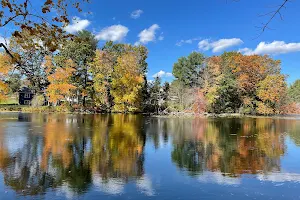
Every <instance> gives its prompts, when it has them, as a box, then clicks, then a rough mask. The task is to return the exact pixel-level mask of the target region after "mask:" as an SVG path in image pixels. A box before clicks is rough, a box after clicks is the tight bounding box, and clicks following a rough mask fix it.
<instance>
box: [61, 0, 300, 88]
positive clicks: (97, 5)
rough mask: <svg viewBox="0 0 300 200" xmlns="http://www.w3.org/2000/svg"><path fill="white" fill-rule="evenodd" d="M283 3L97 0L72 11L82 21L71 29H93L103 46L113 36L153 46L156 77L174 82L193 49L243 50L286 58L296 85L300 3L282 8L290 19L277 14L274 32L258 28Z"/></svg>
mask: <svg viewBox="0 0 300 200" xmlns="http://www.w3.org/2000/svg"><path fill="white" fill-rule="evenodd" d="M282 2H283V0H251V1H250V0H240V1H238V2H236V1H233V0H185V1H179V0H172V1H171V0H160V1H157V0H152V1H149V0H148V1H146V0H143V1H141V0H127V1H124V0H123V1H121V0H114V1H108V0H106V1H102V0H92V1H91V3H90V4H87V5H85V6H84V9H83V10H84V11H83V12H82V13H81V14H78V13H75V12H74V13H72V14H73V16H74V17H77V20H75V21H74V22H75V23H72V24H70V26H69V27H68V28H67V30H68V31H69V32H72V31H73V32H74V31H76V30H80V29H83V28H85V29H87V30H90V31H92V32H93V33H94V34H95V35H96V36H97V38H98V39H100V40H101V41H100V43H99V46H101V45H102V44H103V43H104V41H105V40H109V39H113V40H115V41H116V42H125V43H131V44H135V43H140V44H143V45H145V46H146V47H147V48H148V49H149V56H148V60H147V61H148V64H149V70H148V78H149V79H150V80H151V79H153V78H152V76H153V75H154V74H156V73H158V72H160V73H159V74H160V75H161V76H162V78H163V79H164V80H172V77H171V76H170V72H172V66H173V64H174V62H176V60H177V59H178V58H179V57H181V56H187V55H188V54H190V53H191V52H192V51H199V52H202V53H204V54H205V55H207V56H211V55H220V54H222V53H223V52H224V51H231V50H237V51H238V50H241V51H242V52H243V53H245V54H253V53H258V54H265V53H266V54H269V55H271V56H272V57H273V58H275V59H280V60H282V72H283V73H284V74H287V75H289V77H288V82H289V83H292V82H293V81H295V80H296V79H299V78H300V68H299V63H300V34H299V32H300V21H299V20H298V19H299V18H300V12H299V8H300V1H295V0H294V1H291V2H289V3H288V4H287V6H286V9H283V10H282V12H281V13H282V15H283V17H284V20H283V21H282V20H280V19H279V17H276V18H275V19H274V20H273V21H272V23H271V24H270V28H272V29H273V30H267V31H266V32H264V33H263V34H262V35H261V36H259V37H257V36H258V34H259V33H260V29H258V28H257V26H261V23H263V22H266V21H267V20H268V19H269V17H270V16H264V17H259V15H260V14H266V13H268V12H270V11H273V10H275V9H276V6H277V5H279V4H280V3H282ZM88 11H90V12H91V14H87V12H88ZM259 44H260V45H259ZM258 45H259V46H258Z"/></svg>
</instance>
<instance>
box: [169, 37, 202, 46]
mask: <svg viewBox="0 0 300 200" xmlns="http://www.w3.org/2000/svg"><path fill="white" fill-rule="evenodd" d="M197 40H200V39H199V38H192V39H187V40H180V41H178V42H176V44H175V45H176V46H179V47H181V46H182V45H184V44H192V43H193V42H194V41H197Z"/></svg>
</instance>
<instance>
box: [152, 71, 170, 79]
mask: <svg viewBox="0 0 300 200" xmlns="http://www.w3.org/2000/svg"><path fill="white" fill-rule="evenodd" d="M171 76H173V75H172V73H170V72H165V71H163V70H160V71H159V72H157V73H156V74H154V75H153V76H152V77H153V78H156V77H171Z"/></svg>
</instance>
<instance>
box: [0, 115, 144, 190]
mask: <svg viewBox="0 0 300 200" xmlns="http://www.w3.org/2000/svg"><path fill="white" fill-rule="evenodd" d="M18 120H19V122H20V121H22V122H24V121H31V123H18V122H17V121H12V122H11V123H12V124H14V125H15V126H17V129H16V130H17V131H20V130H23V131H24V130H25V131H26V132H27V133H28V134H26V141H24V143H25V144H24V146H23V147H21V148H19V149H18V151H17V152H13V153H12V154H10V153H9V147H7V146H6V141H5V136H6V135H8V134H10V133H9V130H7V127H6V128H5V127H4V128H2V129H0V131H1V133H0V155H1V158H0V167H1V171H2V172H3V174H4V179H5V184H6V185H8V186H10V187H11V188H12V189H14V190H15V191H16V192H18V193H22V194H23V195H37V194H43V193H45V192H46V190H47V189H48V188H57V187H62V188H65V187H66V186H67V187H68V189H69V190H71V192H73V193H75V194H80V193H82V192H85V191H87V189H88V188H89V186H90V184H91V183H93V184H95V185H98V186H101V187H102V188H104V190H105V188H113V187H112V184H113V182H117V183H123V184H125V183H126V182H128V181H129V180H130V179H133V180H138V179H141V180H142V179H144V178H145V177H144V176H143V174H144V170H143V159H144V156H143V152H144V145H145V135H144V133H143V119H142V118H140V117H138V116H134V115H106V116H101V115H68V116H66V115H57V114H50V115H39V114H33V115H28V116H27V115H22V116H19V118H18ZM2 124H3V126H4V125H7V124H5V123H2ZM37 130H38V131H37ZM12 139H13V138H12ZM139 181H140V180H139ZM111 192H118V190H116V191H111Z"/></svg>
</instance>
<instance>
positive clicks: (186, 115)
mask: <svg viewBox="0 0 300 200" xmlns="http://www.w3.org/2000/svg"><path fill="white" fill-rule="evenodd" d="M4 113H40V114H141V115H145V116H150V117H156V118H187V119H188V118H190V119H193V118H242V117H251V118H272V119H299V120H300V114H285V115H249V114H240V113H221V114H215V113H203V114H195V113H188V112H171V113H164V114H157V113H141V112H140V113H133V112H128V113H121V112H92V111H73V112H71V111H57V110H52V109H50V108H48V109H47V110H45V109H43V110H39V109H33V110H25V111H23V110H0V114H4Z"/></svg>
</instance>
